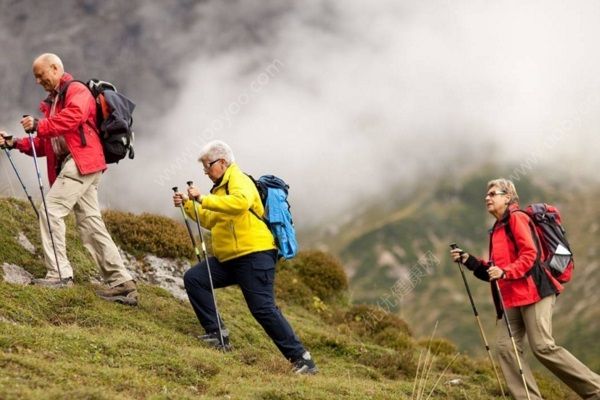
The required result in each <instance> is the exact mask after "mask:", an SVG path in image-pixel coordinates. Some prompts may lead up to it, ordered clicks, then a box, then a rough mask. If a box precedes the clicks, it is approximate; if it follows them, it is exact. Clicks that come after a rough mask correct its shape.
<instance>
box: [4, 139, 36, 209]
mask: <svg viewBox="0 0 600 400" xmlns="http://www.w3.org/2000/svg"><path fill="white" fill-rule="evenodd" d="M7 139H9V140H10V139H12V137H7ZM3 150H4V154H6V157H8V161H10V165H12V168H13V170H14V171H15V174H17V179H18V180H19V183H20V184H21V187H22V188H23V191H24V192H25V195H26V196H27V199H28V200H29V203H31V207H33V211H35V215H36V216H37V218H38V219H40V213H39V212H38V210H37V208H36V206H35V204H33V199H32V198H31V196H30V195H29V192H28V191H27V188H26V187H25V184H24V183H23V180H22V179H21V175H20V174H19V171H18V170H17V167H16V166H15V163H14V162H13V160H12V157H11V155H10V151H8V149H6V148H4V149H3Z"/></svg>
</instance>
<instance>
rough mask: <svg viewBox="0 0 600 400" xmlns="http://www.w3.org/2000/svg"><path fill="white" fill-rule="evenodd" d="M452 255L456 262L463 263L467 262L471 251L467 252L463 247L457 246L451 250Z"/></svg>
mask: <svg viewBox="0 0 600 400" xmlns="http://www.w3.org/2000/svg"><path fill="white" fill-rule="evenodd" d="M450 256H451V257H452V260H453V261H454V262H460V263H462V264H464V263H466V262H467V258H469V253H465V252H464V251H462V249H459V248H456V249H452V250H450Z"/></svg>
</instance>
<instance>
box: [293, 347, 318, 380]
mask: <svg viewBox="0 0 600 400" xmlns="http://www.w3.org/2000/svg"><path fill="white" fill-rule="evenodd" d="M292 364H293V367H292V372H293V373H295V374H298V375H314V374H316V373H317V372H319V368H317V366H316V365H315V362H314V361H313V359H312V357H311V356H310V353H309V352H308V351H305V352H304V354H302V357H300V358H298V359H297V360H296V361H292Z"/></svg>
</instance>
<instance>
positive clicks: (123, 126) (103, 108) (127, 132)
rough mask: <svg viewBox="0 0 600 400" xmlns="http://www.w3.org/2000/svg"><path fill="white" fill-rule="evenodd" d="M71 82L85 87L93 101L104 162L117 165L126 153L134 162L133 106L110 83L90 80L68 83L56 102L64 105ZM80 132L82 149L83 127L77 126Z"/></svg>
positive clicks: (84, 142) (83, 142)
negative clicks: (94, 100) (94, 102)
mask: <svg viewBox="0 0 600 400" xmlns="http://www.w3.org/2000/svg"><path fill="white" fill-rule="evenodd" d="M73 82H79V83H82V84H83V85H85V87H87V88H88V89H89V90H90V92H91V93H92V96H94V99H96V127H97V128H98V133H99V135H100V140H101V141H102V148H103V150H104V159H105V160H106V163H107V164H113V163H118V162H119V161H120V160H122V159H124V158H125V156H127V154H129V158H130V159H133V157H134V156H135V152H134V150H133V141H134V133H133V130H132V125H133V117H132V115H131V114H132V113H133V110H134V109H135V104H134V103H133V102H132V101H131V100H129V99H128V98H127V97H125V96H124V95H123V94H121V93H119V92H117V88H116V87H115V85H113V84H112V83H110V82H105V81H101V80H98V79H90V80H89V81H87V82H82V81H77V80H72V81H69V82H67V84H66V85H65V86H64V88H63V89H62V90H61V91H60V93H59V94H58V98H59V100H58V101H62V102H63V106H64V101H65V97H66V93H67V89H68V88H69V85H70V84H71V83H73ZM80 132H81V137H82V145H83V146H85V145H86V141H85V137H84V136H83V128H82V127H80Z"/></svg>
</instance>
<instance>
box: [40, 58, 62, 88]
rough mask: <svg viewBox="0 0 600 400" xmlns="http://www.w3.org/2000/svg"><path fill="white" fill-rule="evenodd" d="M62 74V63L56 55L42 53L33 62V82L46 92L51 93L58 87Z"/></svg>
mask: <svg viewBox="0 0 600 400" xmlns="http://www.w3.org/2000/svg"><path fill="white" fill-rule="evenodd" d="M64 73H65V69H64V67H63V63H62V61H61V59H60V58H59V57H58V56H57V55H56V54H52V53H44V54H42V55H40V56H38V57H37V58H36V59H35V61H34V62H33V76H35V81H36V83H37V84H38V85H40V86H42V87H43V88H44V90H45V91H47V92H52V91H53V90H54V89H56V88H57V87H58V84H59V83H60V78H61V77H62V76H63V74H64Z"/></svg>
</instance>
